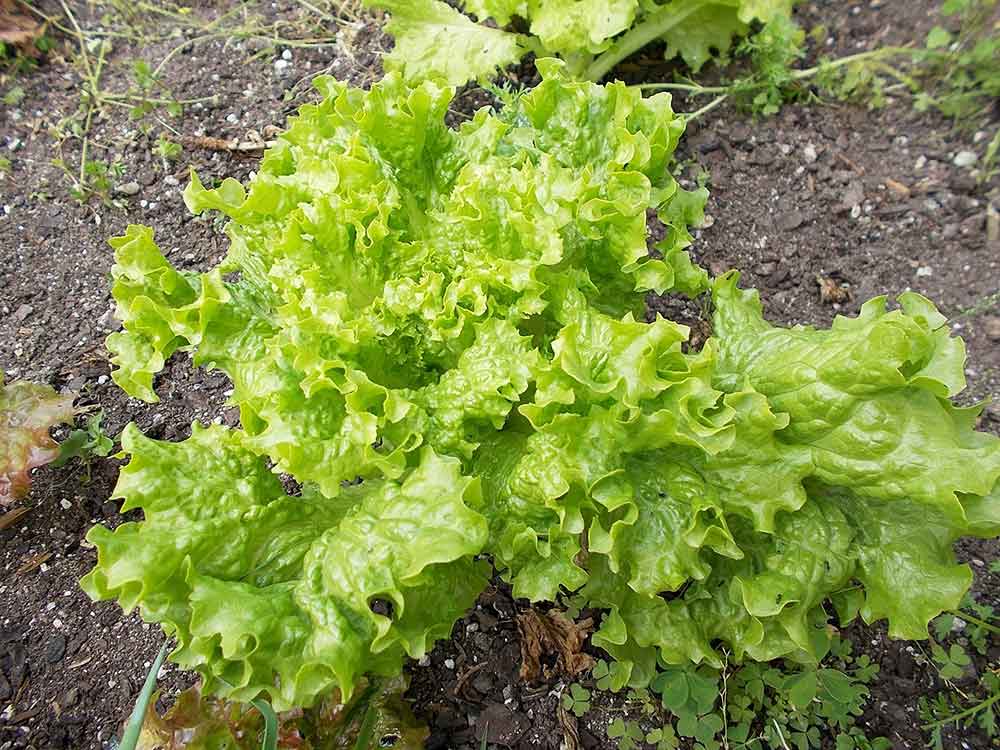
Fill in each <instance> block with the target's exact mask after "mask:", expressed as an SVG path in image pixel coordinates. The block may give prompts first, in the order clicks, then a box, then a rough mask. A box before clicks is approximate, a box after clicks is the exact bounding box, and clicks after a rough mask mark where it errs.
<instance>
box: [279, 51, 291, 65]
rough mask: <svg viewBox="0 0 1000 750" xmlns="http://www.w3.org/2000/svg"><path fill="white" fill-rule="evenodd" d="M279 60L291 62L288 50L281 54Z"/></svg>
mask: <svg viewBox="0 0 1000 750" xmlns="http://www.w3.org/2000/svg"><path fill="white" fill-rule="evenodd" d="M281 59H282V60H288V61H289V62H291V60H292V51H291V50H290V49H286V50H284V51H283V52H282V53H281Z"/></svg>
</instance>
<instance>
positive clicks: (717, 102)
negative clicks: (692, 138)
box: [684, 94, 729, 122]
mask: <svg viewBox="0 0 1000 750" xmlns="http://www.w3.org/2000/svg"><path fill="white" fill-rule="evenodd" d="M728 98H729V94H723V95H722V96H717V97H715V98H714V99H713V100H712V101H710V102H709V103H708V104H706V105H705V106H704V107H702V108H701V109H698V110H695V111H694V112H689V113H688V114H686V115H684V120H685V122H691V121H692V120H697V119H698V118H699V117H701V116H702V115H705V114H708V113H709V112H711V111H712V110H713V109H715V108H716V107H718V106H719V105H720V104H722V103H723V102H724V101H726V99H728Z"/></svg>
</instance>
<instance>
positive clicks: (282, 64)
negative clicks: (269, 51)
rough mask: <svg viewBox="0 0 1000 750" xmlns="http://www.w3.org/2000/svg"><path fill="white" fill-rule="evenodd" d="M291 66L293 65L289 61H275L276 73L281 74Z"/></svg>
mask: <svg viewBox="0 0 1000 750" xmlns="http://www.w3.org/2000/svg"><path fill="white" fill-rule="evenodd" d="M289 65H291V63H290V62H288V60H275V61H274V69H275V70H276V71H278V72H279V73H281V72H283V71H284V70H285V69H287V68H288V66H289Z"/></svg>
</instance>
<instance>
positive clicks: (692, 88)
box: [636, 47, 915, 96]
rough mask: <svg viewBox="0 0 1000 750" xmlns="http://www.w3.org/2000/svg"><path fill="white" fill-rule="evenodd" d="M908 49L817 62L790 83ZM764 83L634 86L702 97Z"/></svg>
mask: <svg viewBox="0 0 1000 750" xmlns="http://www.w3.org/2000/svg"><path fill="white" fill-rule="evenodd" d="M911 51H912V50H911V49H909V48H908V47H880V48H879V49H875V50H869V51H868V52H859V53H857V54H855V55H848V56H847V57H841V58H839V59H837V60H830V61H826V62H821V63H820V64H819V65H814V66H813V67H811V68H803V69H802V70H794V71H792V74H791V78H792V80H793V81H802V80H805V79H807V78H812V77H813V76H815V75H817V74H819V73H823V72H826V71H828V70H836V69H837V68H840V67H843V66H844V65H850V64H851V63H858V62H863V61H865V60H873V59H874V60H878V59H880V58H883V57H892V56H893V55H900V54H903V53H906V52H911ZM880 67H882V69H883V70H884V71H885V72H887V73H889V74H890V75H891V76H893V77H894V78H896V79H898V80H900V81H902V82H903V83H904V84H906V85H908V86H910V87H911V88H912V87H913V86H914V85H915V82H914V81H913V79H912V78H910V77H909V76H907V75H906V74H904V73H903V72H902V71H900V70H897V69H896V68H893V67H892V66H890V65H885V64H883V65H882V66H880ZM767 86H768V84H767V83H766V82H764V81H754V80H752V78H750V79H742V80H737V81H734V82H733V83H730V84H729V85H727V86H702V85H700V84H697V83H693V84H692V83H642V84H639V85H638V86H636V88H639V89H642V90H644V91H645V90H665V91H684V92H685V93H688V94H691V95H693V96H706V95H708V94H726V95H729V94H733V93H736V92H737V91H755V90H757V89H762V88H766V87H767Z"/></svg>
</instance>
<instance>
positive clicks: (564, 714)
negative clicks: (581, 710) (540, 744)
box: [556, 703, 580, 750]
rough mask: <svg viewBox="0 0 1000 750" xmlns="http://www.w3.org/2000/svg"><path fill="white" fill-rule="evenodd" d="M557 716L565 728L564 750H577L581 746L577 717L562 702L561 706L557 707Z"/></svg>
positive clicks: (560, 724)
mask: <svg viewBox="0 0 1000 750" xmlns="http://www.w3.org/2000/svg"><path fill="white" fill-rule="evenodd" d="M556 718H557V719H558V720H559V726H560V727H561V728H562V730H563V743H562V750H577V748H579V747H580V726H579V722H578V721H577V720H576V717H575V716H573V714H571V713H570V712H569V711H567V710H566V707H565V706H563V704H562V703H559V707H558V708H557V709H556Z"/></svg>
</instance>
